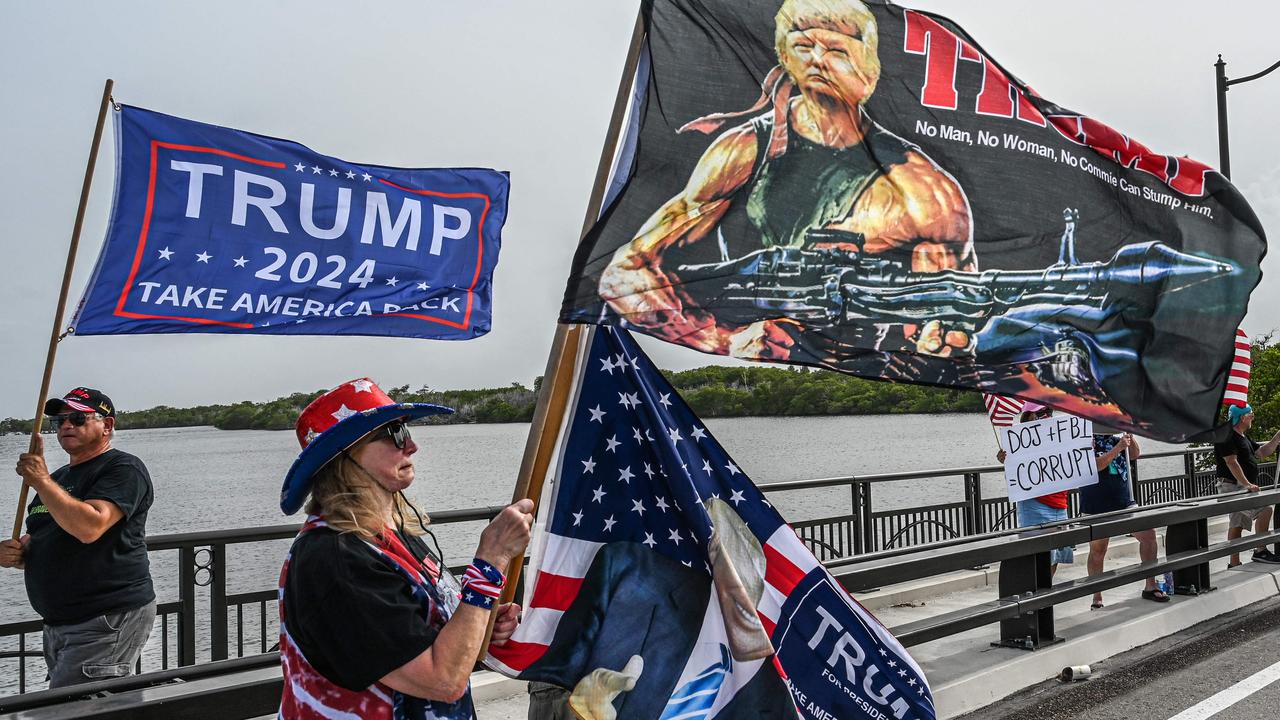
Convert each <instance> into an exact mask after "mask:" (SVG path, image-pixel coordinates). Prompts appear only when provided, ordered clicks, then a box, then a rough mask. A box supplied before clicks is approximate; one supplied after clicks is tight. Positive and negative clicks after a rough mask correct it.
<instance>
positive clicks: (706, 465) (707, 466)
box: [702, 459, 711, 475]
mask: <svg viewBox="0 0 1280 720" xmlns="http://www.w3.org/2000/svg"><path fill="white" fill-rule="evenodd" d="M702 472H704V473H706V474H708V475H710V474H711V461H710V460H705V459H704V460H703V461H702Z"/></svg>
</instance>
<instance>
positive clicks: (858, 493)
mask: <svg viewBox="0 0 1280 720" xmlns="http://www.w3.org/2000/svg"><path fill="white" fill-rule="evenodd" d="M849 496H850V497H849V503H850V513H849V514H850V515H852V516H853V517H855V518H857V523H858V527H857V531H856V532H854V533H852V535H853V554H854V555H861V554H862V553H864V552H866V551H867V548H866V545H865V544H864V538H865V535H866V529H865V527H866V521H865V520H864V519H863V516H862V505H863V503H864V502H866V501H865V500H863V498H862V483H860V482H858V481H856V480H855V481H853V482H851V483H849Z"/></svg>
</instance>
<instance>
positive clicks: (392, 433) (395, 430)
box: [373, 420, 410, 450]
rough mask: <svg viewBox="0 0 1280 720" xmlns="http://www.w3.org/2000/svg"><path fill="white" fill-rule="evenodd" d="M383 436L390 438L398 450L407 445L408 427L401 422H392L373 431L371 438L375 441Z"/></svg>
mask: <svg viewBox="0 0 1280 720" xmlns="http://www.w3.org/2000/svg"><path fill="white" fill-rule="evenodd" d="M383 435H386V436H387V437H389V438H391V442H393V443H395V444H396V447H397V448H398V449H400V450H403V449H404V446H405V445H408V444H409V438H410V435H409V426H408V425H406V424H405V423H404V421H403V420H392V421H391V422H389V423H387V424H386V425H383V426H382V427H380V428H378V429H377V430H375V431H374V434H373V437H374V439H375V440H381V439H382V436H383Z"/></svg>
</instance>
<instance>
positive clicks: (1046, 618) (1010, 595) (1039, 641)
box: [992, 551, 1062, 650]
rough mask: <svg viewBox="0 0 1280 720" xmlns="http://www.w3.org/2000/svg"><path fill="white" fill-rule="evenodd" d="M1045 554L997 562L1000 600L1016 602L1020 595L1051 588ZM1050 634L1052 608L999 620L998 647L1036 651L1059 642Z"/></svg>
mask: <svg viewBox="0 0 1280 720" xmlns="http://www.w3.org/2000/svg"><path fill="white" fill-rule="evenodd" d="M1051 570H1052V569H1051V566H1050V564H1049V553H1048V551H1045V552H1041V553H1036V554H1034V555H1024V556H1022V557H1017V558H1010V559H1008V560H1001V561H1000V597H1001V598H1007V599H1010V600H1015V601H1016V600H1017V599H1018V598H1019V597H1021V596H1022V594H1023V593H1033V592H1035V591H1037V590H1043V589H1045V588H1048V587H1050V586H1052V585H1053V573H1052V571H1051ZM1061 639H1062V638H1059V637H1057V636H1056V635H1054V632H1053V607H1052V606H1051V607H1047V608H1044V609H1042V610H1033V611H1032V612H1029V613H1025V614H1023V615H1019V616H1018V617H1016V618H1012V619H1009V620H1001V621H1000V642H996V643H992V645H997V646H1000V647H1010V648H1017V649H1019V650H1038V649H1040V647H1041V646H1042V645H1048V644H1050V643H1055V642H1060V641H1061Z"/></svg>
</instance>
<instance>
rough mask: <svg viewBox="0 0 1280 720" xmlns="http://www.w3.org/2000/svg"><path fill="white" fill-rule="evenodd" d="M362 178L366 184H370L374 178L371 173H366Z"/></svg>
mask: <svg viewBox="0 0 1280 720" xmlns="http://www.w3.org/2000/svg"><path fill="white" fill-rule="evenodd" d="M360 178H361V179H362V180H364V181H365V182H369V181H370V180H372V179H373V176H372V175H370V174H369V173H364V174H363V175H361V176H360Z"/></svg>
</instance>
